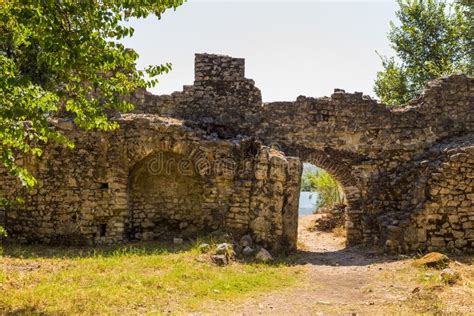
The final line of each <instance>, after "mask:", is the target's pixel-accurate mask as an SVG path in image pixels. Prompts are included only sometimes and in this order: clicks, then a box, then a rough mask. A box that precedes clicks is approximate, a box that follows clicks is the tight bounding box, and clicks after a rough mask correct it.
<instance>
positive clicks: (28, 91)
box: [0, 0, 185, 186]
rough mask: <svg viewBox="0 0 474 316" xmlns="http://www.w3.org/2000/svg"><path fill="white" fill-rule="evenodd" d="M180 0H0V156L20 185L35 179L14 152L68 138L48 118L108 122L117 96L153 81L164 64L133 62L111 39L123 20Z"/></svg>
mask: <svg viewBox="0 0 474 316" xmlns="http://www.w3.org/2000/svg"><path fill="white" fill-rule="evenodd" d="M184 1H185V0H36V1H29V0H0V163H1V164H2V165H3V166H4V167H6V168H7V169H8V171H9V172H10V173H12V174H13V175H16V176H18V177H19V178H20V180H21V181H22V183H23V184H24V185H26V186H33V185H34V184H35V179H34V177H32V176H31V175H30V173H28V171H27V170H26V169H25V168H23V167H20V166H19V164H18V157H19V156H20V155H22V156H26V155H38V156H39V155H41V153H42V149H41V148H42V146H43V145H44V144H45V143H47V142H49V141H57V142H60V143H63V144H67V145H68V146H70V147H73V143H72V142H71V141H70V140H68V139H67V138H66V137H65V136H64V135H62V134H61V133H59V132H58V131H56V130H54V128H52V127H51V126H50V124H49V123H48V119H49V118H50V117H52V116H54V115H55V114H57V113H58V112H60V111H61V112H67V113H69V114H71V115H72V116H73V117H74V122H75V124H77V125H78V126H79V127H81V128H84V129H99V130H106V131H107V130H111V129H114V128H116V127H117V124H116V123H114V122H112V121H110V120H109V119H108V115H107V113H110V112H112V111H128V110H130V109H132V105H131V104H130V103H129V102H127V101H126V100H125V99H124V98H123V96H125V95H127V94H130V93H131V92H133V91H134V90H136V89H138V88H145V87H149V86H153V85H155V84H156V83H157V79H156V77H157V76H158V75H160V74H162V73H166V72H168V71H169V70H170V69H171V65H170V64H163V65H154V66H149V67H148V68H146V69H144V70H139V69H137V68H136V61H137V59H138V54H137V53H136V52H135V51H133V50H131V49H127V48H125V47H124V46H123V45H122V44H121V43H120V42H119V40H120V39H122V38H124V37H129V36H132V35H133V32H134V30H133V28H132V27H130V26H127V24H126V22H127V21H129V20H130V19H131V18H144V17H147V16H149V15H151V14H154V15H156V16H157V17H158V18H160V17H161V15H162V14H163V13H164V12H165V11H166V10H167V9H176V8H177V7H178V6H179V5H181V4H182V3H183V2H184Z"/></svg>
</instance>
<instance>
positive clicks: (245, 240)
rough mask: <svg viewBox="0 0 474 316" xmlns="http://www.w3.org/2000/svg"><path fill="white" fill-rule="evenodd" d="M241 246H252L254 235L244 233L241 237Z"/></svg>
mask: <svg viewBox="0 0 474 316" xmlns="http://www.w3.org/2000/svg"><path fill="white" fill-rule="evenodd" d="M240 246H242V247H243V248H245V247H251V246H252V237H251V236H250V235H244V236H242V238H240Z"/></svg>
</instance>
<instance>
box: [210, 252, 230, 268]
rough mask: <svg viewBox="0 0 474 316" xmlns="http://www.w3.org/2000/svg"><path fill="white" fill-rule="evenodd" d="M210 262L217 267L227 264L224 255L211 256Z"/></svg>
mask: <svg viewBox="0 0 474 316" xmlns="http://www.w3.org/2000/svg"><path fill="white" fill-rule="evenodd" d="M211 260H212V262H213V263H215V264H217V265H219V266H225V265H227V264H228V263H229V261H228V260H227V256H226V255H212V256H211Z"/></svg>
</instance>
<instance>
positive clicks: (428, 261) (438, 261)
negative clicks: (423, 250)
mask: <svg viewBox="0 0 474 316" xmlns="http://www.w3.org/2000/svg"><path fill="white" fill-rule="evenodd" d="M448 263H449V258H448V256H446V255H443V254H442V253H439V252H430V253H428V254H426V255H425V256H423V257H422V258H420V259H417V260H415V261H413V265H414V266H415V267H418V268H421V267H428V268H437V269H444V268H446V267H447V266H448Z"/></svg>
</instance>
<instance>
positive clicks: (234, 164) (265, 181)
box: [0, 115, 301, 251]
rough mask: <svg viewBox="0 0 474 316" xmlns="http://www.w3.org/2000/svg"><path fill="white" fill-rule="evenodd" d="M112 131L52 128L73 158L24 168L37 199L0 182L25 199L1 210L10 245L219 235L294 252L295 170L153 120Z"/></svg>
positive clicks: (132, 118)
mask: <svg viewBox="0 0 474 316" xmlns="http://www.w3.org/2000/svg"><path fill="white" fill-rule="evenodd" d="M117 122H119V123H120V125H121V128H120V129H118V130H117V131H113V132H108V133H99V132H92V133H85V132H82V131H80V130H78V129H76V128H75V127H74V126H73V125H72V123H71V122H70V121H63V120H60V121H59V122H57V123H55V124H56V125H57V128H59V129H61V130H62V131H63V132H64V133H65V134H66V135H67V136H68V137H70V138H71V139H72V140H73V141H74V142H75V143H76V148H75V149H74V150H73V151H71V150H69V149H67V148H62V147H59V146H51V147H48V148H46V150H45V153H44V155H43V157H41V158H40V159H37V160H35V161H29V162H26V163H25V165H26V166H28V168H30V169H31V170H32V171H33V173H34V175H35V176H36V178H37V179H38V185H37V186H36V187H35V189H34V190H33V192H30V193H27V192H24V191H22V190H20V189H19V188H20V187H19V185H18V183H16V182H17V180H16V179H15V178H14V177H11V176H8V175H6V173H5V172H3V174H2V175H1V176H0V178H1V179H2V181H1V182H0V191H2V192H3V193H4V194H5V195H7V196H8V197H14V196H22V197H24V198H25V199H26V201H25V203H24V204H19V205H16V206H8V207H6V208H3V211H4V212H5V221H4V225H5V227H6V228H7V230H8V232H9V238H11V239H16V240H20V241H25V242H47V243H72V244H78V243H79V244H93V243H109V242H122V241H127V240H151V239H165V240H167V239H170V238H173V237H192V236H196V235H198V234H201V233H209V232H211V231H215V230H222V231H227V232H230V233H232V234H233V235H234V236H235V237H236V238H239V236H242V235H244V234H250V235H251V236H252V237H253V238H254V239H255V241H258V242H259V244H261V245H263V246H266V247H268V248H270V249H273V250H275V251H278V250H282V247H283V246H284V247H285V249H284V250H287V249H294V248H295V247H296V228H297V226H296V223H295V222H296V221H297V216H298V215H297V212H298V203H297V199H298V194H297V192H298V188H299V177H300V175H301V163H300V162H299V160H297V159H291V158H287V157H285V156H284V155H282V154H281V153H280V152H278V151H276V150H273V149H270V148H269V147H265V146H262V145H260V144H259V143H256V142H254V141H252V140H249V139H234V140H232V141H231V140H219V139H216V138H213V137H209V136H206V135H205V133H204V132H203V131H200V130H198V129H190V128H186V127H184V126H182V125H181V123H180V122H179V121H176V120H169V119H162V118H159V117H157V116H151V115H148V116H144V115H124V116H123V117H122V118H120V119H117Z"/></svg>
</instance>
